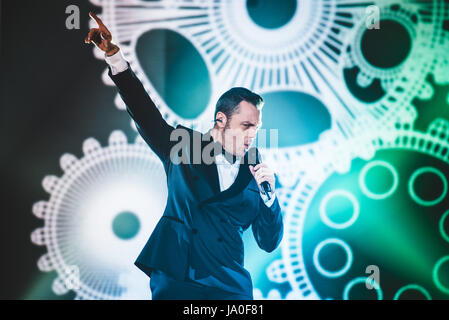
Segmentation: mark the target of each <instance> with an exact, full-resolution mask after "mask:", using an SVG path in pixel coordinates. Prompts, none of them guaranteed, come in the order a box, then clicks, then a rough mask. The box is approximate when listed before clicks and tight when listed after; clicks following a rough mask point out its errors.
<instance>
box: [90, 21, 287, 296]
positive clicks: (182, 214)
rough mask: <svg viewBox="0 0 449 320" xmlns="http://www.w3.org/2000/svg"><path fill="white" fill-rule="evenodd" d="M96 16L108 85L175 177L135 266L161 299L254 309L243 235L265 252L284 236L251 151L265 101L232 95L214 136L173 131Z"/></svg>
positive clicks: (240, 92) (262, 168) (221, 106)
mask: <svg viewBox="0 0 449 320" xmlns="http://www.w3.org/2000/svg"><path fill="white" fill-rule="evenodd" d="M90 16H91V17H92V18H93V19H94V20H95V21H96V22H97V24H98V28H93V29H91V30H90V32H89V34H88V36H87V37H86V39H85V42H86V43H93V44H94V45H95V46H96V47H98V48H99V49H101V50H102V51H104V52H105V60H106V62H107V63H108V68H109V73H108V74H109V77H110V78H111V79H112V81H113V82H114V83H115V85H116V86H117V89H118V92H119V94H120V96H121V97H122V99H123V101H124V102H125V104H126V106H127V111H128V113H129V114H130V116H131V117H132V119H133V120H134V122H135V124H136V127H137V130H138V131H139V133H140V135H141V136H142V138H143V139H144V140H145V142H146V143H147V144H148V145H149V146H150V148H151V149H152V150H153V151H154V152H155V154H156V155H157V156H158V157H159V158H160V160H161V161H162V163H163V165H164V169H165V173H166V175H167V185H168V199H167V205H166V207H165V210H164V213H163V216H162V217H161V219H160V220H159V222H158V224H157V225H156V228H155V229H154V231H153V233H152V234H151V236H150V238H149V240H148V242H147V243H146V245H145V247H144V248H143V250H142V252H141V253H140V255H139V256H138V257H137V260H136V261H135V265H136V266H137V267H138V268H139V269H141V270H142V271H143V272H145V273H146V274H147V275H148V276H149V277H150V288H151V292H152V297H153V299H214V300H222V299H232V300H252V299H253V285H252V280H251V276H250V274H249V272H248V271H247V270H246V269H245V268H244V266H243V261H244V247H243V240H242V234H243V231H245V230H246V229H248V228H249V227H250V226H251V227H252V232H253V235H254V238H255V240H256V242H257V244H258V245H259V247H260V248H261V249H263V250H265V251H267V252H271V251H273V250H274V249H276V247H277V246H278V245H279V243H280V241H281V239H282V235H283V221H282V214H281V208H280V206H279V201H278V199H277V197H276V194H275V176H274V172H273V171H272V170H271V169H270V168H269V167H268V166H267V165H266V164H264V163H258V164H257V162H251V161H249V158H250V156H249V155H248V154H249V153H250V152H249V151H255V154H256V158H257V148H251V149H250V148H249V147H250V146H251V144H252V142H253V140H254V139H255V137H256V134H257V130H258V129H259V126H260V124H261V121H260V119H261V109H262V105H263V100H262V98H261V97H260V96H259V95H257V94H255V93H253V92H251V91H249V90H247V89H245V88H240V87H237V88H232V89H230V90H229V91H227V92H225V93H224V94H223V95H222V96H221V97H220V98H219V100H218V101H217V104H216V109H215V117H214V119H215V120H214V121H215V125H214V127H213V128H211V129H210V130H209V131H208V132H207V133H205V134H202V133H200V132H198V131H195V130H192V129H190V128H186V127H184V126H182V125H178V126H177V127H176V129H175V128H174V127H172V126H170V125H169V124H167V123H166V121H165V120H164V119H163V117H162V116H161V114H160V112H159V110H158V109H157V107H156V105H155V104H154V103H153V101H152V100H151V98H150V97H149V96H148V94H147V92H146V91H145V89H144V87H143V86H142V84H141V82H140V81H139V79H138V78H137V77H136V75H135V74H134V72H133V70H132V69H131V67H130V65H129V63H128V62H127V61H126V60H125V59H124V57H123V55H122V52H121V51H120V48H119V47H118V46H117V45H116V44H115V43H114V42H113V41H112V35H111V33H110V32H109V30H108V29H107V28H106V26H105V25H104V24H103V22H102V21H101V20H100V19H99V18H98V17H97V16H96V15H95V14H93V13H90ZM180 138H181V139H180ZM180 141H181V142H180ZM211 151H212V154H211ZM180 154H181V155H180ZM208 157H209V158H211V159H212V160H213V161H207V158H208ZM249 162H251V163H252V164H249ZM253 164H256V165H253ZM266 182H268V184H267V183H266ZM148 183H151V181H148ZM263 183H265V186H263ZM268 186H269V187H271V191H270V188H268ZM118 254H119V253H118Z"/></svg>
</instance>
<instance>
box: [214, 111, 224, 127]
mask: <svg viewBox="0 0 449 320" xmlns="http://www.w3.org/2000/svg"><path fill="white" fill-rule="evenodd" d="M226 122H227V118H226V115H225V114H224V113H223V112H221V111H219V112H217V115H216V116H215V124H216V125H217V126H218V128H220V129H223V128H225V127H226Z"/></svg>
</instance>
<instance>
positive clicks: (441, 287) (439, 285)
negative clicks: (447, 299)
mask: <svg viewBox="0 0 449 320" xmlns="http://www.w3.org/2000/svg"><path fill="white" fill-rule="evenodd" d="M446 261H449V256H445V257H442V258H441V259H440V260H438V261H437V263H436V264H435V266H434V267H433V282H435V285H436V286H437V288H438V289H439V290H441V291H442V292H444V293H446V294H449V288H448V287H445V286H444V285H443V284H442V283H441V281H440V278H439V277H438V271H439V269H440V267H441V265H442V264H443V263H445V262H446Z"/></svg>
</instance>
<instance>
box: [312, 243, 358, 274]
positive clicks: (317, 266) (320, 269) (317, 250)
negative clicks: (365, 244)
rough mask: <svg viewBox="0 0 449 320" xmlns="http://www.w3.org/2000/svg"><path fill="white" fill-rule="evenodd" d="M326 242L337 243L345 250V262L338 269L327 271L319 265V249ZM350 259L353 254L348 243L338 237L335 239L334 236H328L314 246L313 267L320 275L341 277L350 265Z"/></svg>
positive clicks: (351, 259)
mask: <svg viewBox="0 0 449 320" xmlns="http://www.w3.org/2000/svg"><path fill="white" fill-rule="evenodd" d="M328 244H337V245H339V246H341V247H342V248H343V250H344V251H345V252H346V257H347V259H346V263H345V265H344V266H343V268H341V269H340V270H338V271H328V270H326V269H324V268H323V267H322V266H321V264H320V261H319V259H318V256H319V254H320V251H321V250H322V249H323V247H324V246H326V245H328ZM352 261H353V256H352V251H351V248H350V247H349V246H348V244H347V243H346V242H344V241H343V240H340V239H336V238H329V239H326V240H323V241H321V242H320V243H319V244H318V245H317V247H316V248H315V251H314V252H313V264H314V265H315V268H316V269H317V270H318V271H319V272H320V273H321V274H322V275H324V276H326V277H328V278H336V277H341V276H342V275H344V274H345V273H346V272H347V271H348V270H349V268H350V267H351V265H352Z"/></svg>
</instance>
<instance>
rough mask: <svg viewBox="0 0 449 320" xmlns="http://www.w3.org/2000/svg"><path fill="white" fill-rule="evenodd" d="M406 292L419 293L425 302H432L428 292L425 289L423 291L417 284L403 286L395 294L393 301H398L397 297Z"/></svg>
mask: <svg viewBox="0 0 449 320" xmlns="http://www.w3.org/2000/svg"><path fill="white" fill-rule="evenodd" d="M407 290H416V291H419V292H421V293H422V294H423V295H424V296H425V297H426V299H427V300H432V298H431V297H430V294H429V292H428V291H427V290H426V289H424V288H423V287H422V286H419V285H417V284H409V285H406V286H403V287H402V288H400V289H399V290H398V292H396V294H395V295H394V298H393V300H399V297H400V296H401V294H403V293H404V292H405V291H407Z"/></svg>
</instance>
